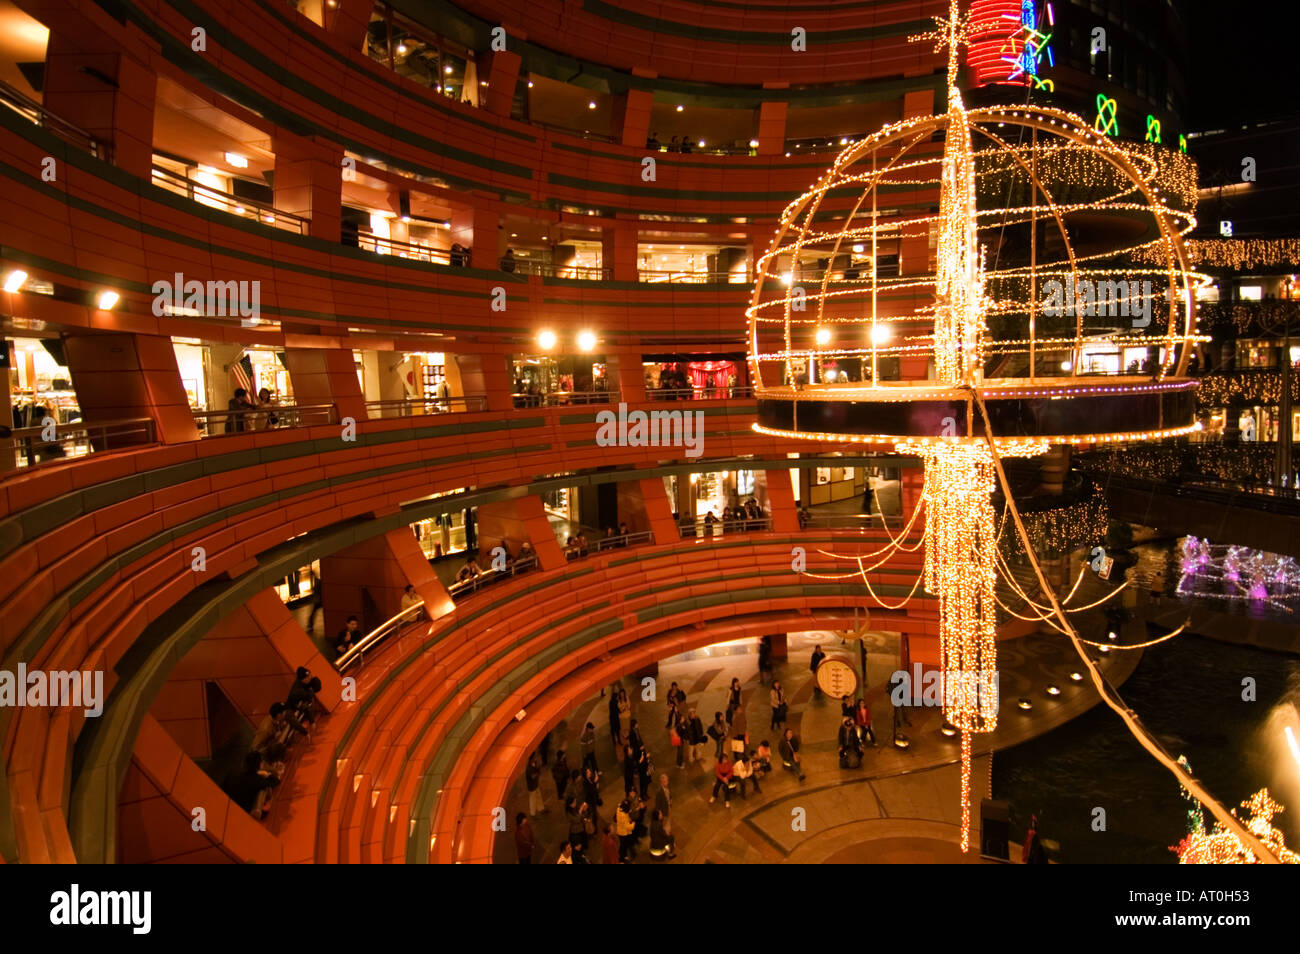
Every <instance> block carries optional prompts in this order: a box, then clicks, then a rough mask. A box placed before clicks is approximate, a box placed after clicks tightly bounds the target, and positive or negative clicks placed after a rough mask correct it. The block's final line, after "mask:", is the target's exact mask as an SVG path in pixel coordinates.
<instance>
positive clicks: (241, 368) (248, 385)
mask: <svg viewBox="0 0 1300 954" xmlns="http://www.w3.org/2000/svg"><path fill="white" fill-rule="evenodd" d="M230 373H231V374H232V375H234V378H235V385H236V386H237V387H241V388H243V389H244V390H245V391H247V392H248V398H249V400H256V399H257V390H256V389H255V388H254V387H253V359H252V358H250V357H249V356H248V355H247V354H241V355H240V356H239V357H238V358H237V359H236V360H235V362H234V363H233V364H232V365H231V366H230Z"/></svg>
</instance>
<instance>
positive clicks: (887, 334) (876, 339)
mask: <svg viewBox="0 0 1300 954" xmlns="http://www.w3.org/2000/svg"><path fill="white" fill-rule="evenodd" d="M892 337H894V329H893V328H891V327H889V325H873V326H872V328H871V343H872V344H874V345H882V344H884V343H885V342H886V341H888V340H889V339H890V338H892Z"/></svg>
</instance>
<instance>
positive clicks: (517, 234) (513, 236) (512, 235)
mask: <svg viewBox="0 0 1300 954" xmlns="http://www.w3.org/2000/svg"><path fill="white" fill-rule="evenodd" d="M510 237H511V238H519V233H518V232H511V233H510Z"/></svg>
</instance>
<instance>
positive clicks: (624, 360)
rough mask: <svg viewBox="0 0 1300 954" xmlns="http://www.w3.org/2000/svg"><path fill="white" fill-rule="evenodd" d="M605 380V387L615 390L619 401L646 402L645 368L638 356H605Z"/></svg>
mask: <svg viewBox="0 0 1300 954" xmlns="http://www.w3.org/2000/svg"><path fill="white" fill-rule="evenodd" d="M605 380H606V381H607V382H608V384H607V385H606V386H607V387H609V388H611V389H613V388H617V389H618V391H619V392H620V394H621V395H622V398H621V400H624V401H627V402H628V403H629V404H636V403H638V402H642V401H645V400H646V394H645V368H644V367H642V365H641V355H640V354H606V355H605Z"/></svg>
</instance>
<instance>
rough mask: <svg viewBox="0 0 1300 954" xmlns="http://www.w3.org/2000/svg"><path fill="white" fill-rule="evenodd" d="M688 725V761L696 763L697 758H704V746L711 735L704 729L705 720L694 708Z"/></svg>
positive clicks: (687, 722) (692, 763) (687, 721)
mask: <svg viewBox="0 0 1300 954" xmlns="http://www.w3.org/2000/svg"><path fill="white" fill-rule="evenodd" d="M686 727H687V728H686V733H687V734H686V738H687V741H688V746H687V747H686V761H687V762H688V763H689V764H691V765H694V764H695V762H696V760H701V759H703V758H704V746H706V745H707V744H708V742H709V737H708V735H707V734H706V733H705V731H704V720H703V719H701V718H700V717H699V715H698V714H697V713H696V712H695V710H694V709H692V710H691V714H690V718H688V719H687V720H686Z"/></svg>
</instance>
